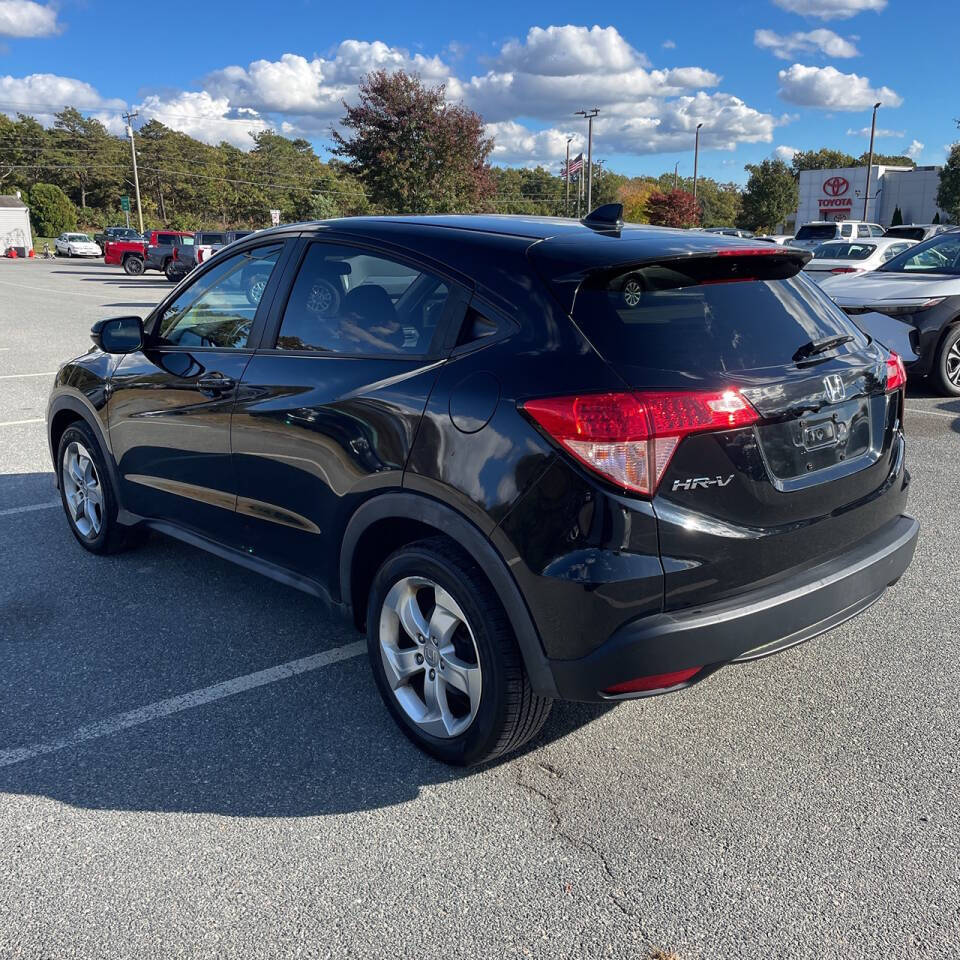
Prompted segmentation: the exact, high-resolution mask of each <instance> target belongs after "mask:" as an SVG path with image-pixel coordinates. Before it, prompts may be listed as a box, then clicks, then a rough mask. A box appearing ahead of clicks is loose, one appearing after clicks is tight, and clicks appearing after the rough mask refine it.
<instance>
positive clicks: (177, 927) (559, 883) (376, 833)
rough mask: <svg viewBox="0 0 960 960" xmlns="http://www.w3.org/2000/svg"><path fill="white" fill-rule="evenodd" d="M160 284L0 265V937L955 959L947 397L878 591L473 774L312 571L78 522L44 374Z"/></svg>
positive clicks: (6, 941)
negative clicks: (100, 537)
mask: <svg viewBox="0 0 960 960" xmlns="http://www.w3.org/2000/svg"><path fill="white" fill-rule="evenodd" d="M169 289H170V286H169V284H168V283H167V281H166V280H165V279H163V277H161V276H159V275H157V274H148V275H146V276H144V277H138V278H134V277H127V276H125V275H124V274H123V273H122V272H121V271H119V269H117V268H114V267H106V266H105V265H104V264H103V263H102V262H101V261H84V262H75V261H63V262H61V261H56V262H46V261H43V262H8V261H0V536H2V542H3V550H2V552H0V851H2V857H0V864H2V867H0V956H4V957H7V956H13V957H19V956H23V957H41V956H42V957H58V958H62V957H81V956H82V957H118V956H128V957H132V956H162V957H165V958H167V957H175V956H218V957H234V956H236V957H240V956H242V957H252V956H269V957H290V956H311V957H313V956H322V957H325V956H331V957H338V958H342V957H426V956H443V957H454V956H470V957H487V956H490V957H494V956H495V957H502V956H519V957H527V956H532V957H550V958H553V957H607V956H610V957H638V958H644V957H648V956H650V955H652V954H653V953H654V950H655V948H662V949H663V950H665V951H674V952H675V954H676V956H677V957H678V958H680V960H692V958H711V960H713V958H772V957H790V958H806V957H809V958H818V960H820V958H825V957H843V958H851V957H877V958H884V960H888V958H894V957H898V958H899V957H930V958H938V960H939V958H944V957H949V956H957V955H958V954H960V805H958V800H957V797H958V794H960V750H958V746H960V742H958V741H960V733H958V731H960V623H958V621H960V618H958V597H957V567H958V561H960V524H958V523H957V504H958V502H960V477H958V471H957V464H958V463H960V401H958V400H947V399H944V398H942V397H935V396H933V395H931V394H929V393H925V391H924V388H923V386H922V385H916V384H911V389H910V394H909V399H908V415H907V430H908V434H909V467H910V470H911V473H912V475H913V488H912V494H911V509H912V511H913V512H915V513H916V515H917V516H918V517H919V518H920V520H921V522H922V524H923V532H922V536H921V541H920V545H919V547H918V551H917V556H916V560H915V562H914V564H913V566H912V567H911V569H910V570H909V571H908V573H907V575H906V576H905V577H904V579H903V580H902V581H901V582H900V583H899V584H898V585H897V586H896V587H894V588H893V589H891V590H890V591H889V592H888V593H887V595H886V596H885V597H884V599H883V600H882V601H881V602H879V603H877V604H876V605H874V606H873V607H872V608H870V609H869V610H868V611H867V612H866V613H864V614H863V615H861V616H860V617H858V618H857V619H856V620H854V621H852V622H850V623H848V624H846V625H844V626H843V627H841V628H839V629H837V630H834V631H833V632H832V633H830V634H828V635H826V636H823V637H820V638H818V639H816V640H814V641H812V642H810V643H808V644H805V645H802V646H800V647H798V648H794V649H791V650H789V651H787V652H785V653H783V654H781V655H779V656H777V657H774V658H771V659H767V660H762V661H759V662H754V663H751V664H745V665H741V666H737V667H731V668H728V669H726V670H723V671H720V672H719V673H718V674H716V675H715V676H713V677H712V678H711V679H709V680H708V681H706V682H704V683H703V684H700V685H699V686H697V687H695V688H694V689H692V690H690V691H688V692H685V693H682V694H679V695H675V696H673V697H661V698H655V699H651V700H646V701H640V702H637V703H632V704H625V705H622V706H619V707H617V708H615V709H601V708H594V707H586V706H579V705H567V704H560V705H557V706H555V707H554V711H553V714H552V716H551V719H550V721H549V722H548V725H547V727H546V728H545V730H544V732H543V734H542V735H541V737H540V738H539V739H538V740H537V741H536V742H535V743H534V744H533V746H532V747H531V748H529V749H527V750H526V751H525V752H523V753H522V754H520V755H518V756H514V757H511V758H509V759H507V760H506V761H504V762H501V763H499V764H497V765H495V766H492V767H490V768H486V769H479V770H473V771H469V772H461V771H454V770H450V769H448V768H446V767H443V766H441V765H440V764H438V763H436V762H434V761H432V760H430V759H428V758H426V757H424V756H423V755H421V754H420V753H419V752H417V751H416V750H415V749H414V748H413V747H412V746H411V745H410V744H409V743H408V742H407V741H406V740H405V739H404V738H403V737H402V736H401V735H400V734H399V732H398V731H397V730H396V729H395V727H394V725H393V723H392V721H391V720H390V718H389V717H388V715H387V713H386V711H385V710H384V708H383V707H382V705H381V703H380V701H379V698H378V696H377V693H376V691H375V689H374V685H373V682H372V680H371V678H370V676H369V674H368V668H367V664H366V660H365V658H364V657H363V656H359V655H358V653H359V650H360V648H359V646H357V645H356V641H357V640H358V637H357V635H356V634H355V633H354V632H353V631H352V629H351V628H350V627H349V625H347V624H346V623H345V622H342V621H340V620H338V619H335V618H332V617H331V615H329V614H328V613H327V612H326V611H325V609H324V608H323V607H322V606H321V605H320V604H319V603H318V602H316V601H314V600H312V599H311V598H310V597H308V596H305V595H303V594H300V593H297V592H295V591H293V590H291V589H289V588H286V587H283V586H281V585H279V584H276V583H273V582H271V581H268V580H265V579H262V578H260V577H258V576H256V575H254V574H252V573H249V572H246V571H244V570H242V569H239V568H237V567H234V566H232V565H229V564H227V563H226V562H223V561H221V560H218V559H216V558H213V557H211V556H208V555H207V554H204V553H202V552H199V551H197V550H194V549H192V548H190V547H187V546H185V545H182V544H179V543H175V542H173V541H169V540H165V539H162V538H160V537H153V538H151V539H150V540H148V541H147V543H146V544H144V545H143V546H142V547H140V548H139V549H138V550H136V551H134V552H130V553H126V554H121V555H118V556H115V557H110V558H98V557H93V556H91V555H89V554H87V553H85V552H84V551H83V550H82V549H81V548H80V547H79V546H78V545H77V544H76V543H75V542H74V541H73V539H72V537H71V536H70V533H69V531H68V529H67V525H66V521H65V520H64V518H63V517H62V515H61V513H60V510H59V501H58V500H57V494H56V491H55V489H54V484H53V474H52V472H51V466H50V462H49V457H48V453H47V447H46V441H45V436H44V424H43V421H42V418H43V415H44V411H45V406H46V397H47V393H48V391H49V388H50V384H51V382H52V377H53V371H55V369H56V367H57V365H58V364H59V363H60V362H62V361H63V360H64V359H67V358H68V357H70V356H74V355H76V354H78V353H80V352H83V351H84V350H85V349H86V348H87V345H88V344H89V336H88V331H89V328H90V325H91V323H93V321H94V320H96V319H99V318H102V317H105V316H110V315H117V314H124V313H137V312H140V313H144V314H145V313H146V311H147V310H148V308H149V307H150V306H151V305H152V304H154V303H156V302H157V301H158V300H159V299H160V298H161V297H162V296H163V295H164V294H165V293H166V292H167V291H168V290H169Z"/></svg>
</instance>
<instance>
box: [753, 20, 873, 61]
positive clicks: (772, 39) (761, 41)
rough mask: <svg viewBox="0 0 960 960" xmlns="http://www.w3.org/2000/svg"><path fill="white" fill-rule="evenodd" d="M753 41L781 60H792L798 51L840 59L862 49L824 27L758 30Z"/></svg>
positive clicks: (857, 55)
mask: <svg viewBox="0 0 960 960" xmlns="http://www.w3.org/2000/svg"><path fill="white" fill-rule="evenodd" d="M753 43H754V46H757V47H759V48H760V49H761V50H769V51H770V52H771V53H772V54H773V55H774V56H775V57H779V58H780V59H781V60H791V59H793V57H794V56H796V55H797V54H798V53H822V54H823V55H824V56H827V57H837V58H840V59H845V58H848V57H859V56H860V51H859V50H858V49H857V48H856V46H855V45H854V44H853V43H852V42H851V41H850V40H847V39H845V38H844V37H841V36H840V35H839V34H836V33H834V32H833V31H832V30H827V29H825V28H823V27H821V28H819V29H817V30H809V31H807V32H806V33H804V32H798V33H788V34H785V35H784V34H779V33H775V32H774V31H773V30H757V31H756V32H755V33H754V35H753Z"/></svg>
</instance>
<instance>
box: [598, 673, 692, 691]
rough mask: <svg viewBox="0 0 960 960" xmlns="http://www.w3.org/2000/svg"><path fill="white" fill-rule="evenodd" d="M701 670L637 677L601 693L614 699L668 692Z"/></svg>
mask: <svg viewBox="0 0 960 960" xmlns="http://www.w3.org/2000/svg"><path fill="white" fill-rule="evenodd" d="M702 669H703V668H702V667H689V668H688V669H686V670H675V671H674V672H673V673H657V674H654V675H653V676H649V677H637V678H636V680H628V681H627V682H626V683H618V684H616V685H614V686H612V687H607V689H606V690H604V691H603V692H604V693H606V694H607V695H609V696H612V697H615V696H619V695H621V694H624V693H652V692H653V691H654V690H669V689H670V687H675V686H677V685H678V684H681V683H686V682H687V681H688V680H689V679H690V678H691V677H693V676H694V675H695V674H698V673H699V672H700V671H701V670H702Z"/></svg>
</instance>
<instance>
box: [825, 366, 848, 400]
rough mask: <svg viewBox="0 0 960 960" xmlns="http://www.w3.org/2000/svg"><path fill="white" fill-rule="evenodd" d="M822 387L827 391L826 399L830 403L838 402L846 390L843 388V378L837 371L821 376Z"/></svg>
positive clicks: (844, 395) (845, 393)
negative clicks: (827, 375)
mask: <svg viewBox="0 0 960 960" xmlns="http://www.w3.org/2000/svg"><path fill="white" fill-rule="evenodd" d="M823 389H824V390H825V391H826V393H827V399H828V400H829V401H830V402H831V403H840V401H841V400H843V399H844V398H845V397H846V395H847V392H846V390H844V388H843V378H842V377H841V376H840V374H839V373H831V374H830V376H829V377H824V378H823Z"/></svg>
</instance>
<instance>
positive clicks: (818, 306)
mask: <svg viewBox="0 0 960 960" xmlns="http://www.w3.org/2000/svg"><path fill="white" fill-rule="evenodd" d="M757 259H761V258H757ZM694 266H695V264H693V263H692V262H691V263H690V264H683V265H681V264H678V263H676V262H666V263H660V264H650V265H648V266H643V267H640V268H636V269H632V270H629V271H625V272H620V273H618V274H617V275H616V276H612V277H611V276H610V274H609V273H605V274H604V275H602V276H596V277H593V278H588V279H587V280H586V281H584V283H583V284H582V285H581V288H580V291H579V292H578V293H577V298H576V301H575V305H574V310H573V319H574V320H575V321H576V322H577V324H578V326H580V328H581V329H582V330H583V332H584V333H585V334H586V336H587V337H588V338H589V339H590V340H591V341H592V342H593V343H594V344H595V345H596V347H597V348H598V349H599V351H600V352H601V354H602V355H603V356H604V357H606V358H607V359H608V360H611V361H614V362H622V363H627V364H636V365H638V366H642V367H647V368H651V369H659V370H678V371H683V372H684V373H686V374H690V375H693V376H704V375H710V374H716V373H723V372H728V371H732V372H735V371H740V370H754V369H758V368H762V367H783V366H786V365H789V364H791V362H792V357H793V355H794V354H795V353H796V351H797V349H798V348H799V347H801V346H802V345H803V344H805V343H809V342H810V341H811V340H813V341H817V340H823V339H826V338H829V337H836V336H851V337H853V341H852V342H851V343H850V345H849V347H845V348H844V349H850V350H853V349H859V348H860V347H862V346H863V345H864V343H865V341H864V339H863V336H862V335H861V334H860V333H859V331H858V330H857V329H856V328H855V327H854V326H853V325H852V324H851V323H849V322H848V321H847V319H846V317H845V316H844V314H843V313H842V312H841V311H840V310H839V309H838V308H837V306H836V305H835V304H834V303H833V301H831V300H830V299H829V297H827V296H826V295H825V294H822V293H821V292H820V290H819V288H818V287H817V286H816V285H815V284H813V283H811V282H810V280H808V279H807V278H806V277H805V276H803V275H802V274H797V275H796V276H790V277H788V278H786V279H771V280H746V279H745V280H742V281H734V282H729V281H727V282H718V281H717V279H715V278H713V277H711V276H709V275H707V274H706V273H704V275H702V276H695V275H692V273H693V271H692V270H691V268H692V267H694Z"/></svg>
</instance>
